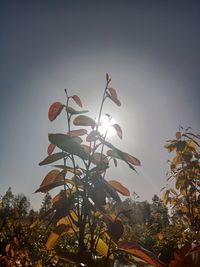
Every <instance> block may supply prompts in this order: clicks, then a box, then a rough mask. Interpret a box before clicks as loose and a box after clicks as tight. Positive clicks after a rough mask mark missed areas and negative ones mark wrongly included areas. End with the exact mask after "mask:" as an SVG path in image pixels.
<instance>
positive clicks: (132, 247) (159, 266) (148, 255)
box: [118, 241, 166, 267]
mask: <svg viewBox="0 0 200 267" xmlns="http://www.w3.org/2000/svg"><path fill="white" fill-rule="evenodd" d="M118 244H119V248H120V250H122V251H126V252H128V253H130V254H132V255H134V256H136V257H139V258H140V259H142V260H144V261H146V262H148V263H149V264H150V265H153V266H154V267H164V266H166V265H165V264H164V263H162V262H161V261H160V260H159V259H158V258H157V257H156V256H155V255H154V254H153V253H152V252H150V251H148V250H146V249H144V248H143V247H141V246H139V245H137V244H135V243H133V242H128V241H119V243H118Z"/></svg>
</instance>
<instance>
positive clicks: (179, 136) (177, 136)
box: [176, 132, 181, 140]
mask: <svg viewBox="0 0 200 267" xmlns="http://www.w3.org/2000/svg"><path fill="white" fill-rule="evenodd" d="M176 139H178V140H179V139H181V132H176Z"/></svg>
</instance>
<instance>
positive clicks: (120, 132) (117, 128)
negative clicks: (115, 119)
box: [112, 123, 122, 139]
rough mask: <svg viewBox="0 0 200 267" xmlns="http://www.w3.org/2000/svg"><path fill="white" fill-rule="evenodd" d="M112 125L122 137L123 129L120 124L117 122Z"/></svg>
mask: <svg viewBox="0 0 200 267" xmlns="http://www.w3.org/2000/svg"><path fill="white" fill-rule="evenodd" d="M112 126H113V127H114V128H115V130H116V132H117V135H118V136H119V138H120V139H122V129H121V127H120V126H119V124H117V123H115V124H113V125H112Z"/></svg>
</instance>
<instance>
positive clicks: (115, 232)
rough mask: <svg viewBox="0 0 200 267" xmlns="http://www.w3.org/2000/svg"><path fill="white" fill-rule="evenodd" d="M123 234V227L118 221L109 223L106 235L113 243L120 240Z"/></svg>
mask: <svg viewBox="0 0 200 267" xmlns="http://www.w3.org/2000/svg"><path fill="white" fill-rule="evenodd" d="M123 232H124V226H123V224H122V222H121V221H120V220H116V221H114V222H111V223H110V225H109V227H108V233H109V235H110V236H111V238H112V239H113V241H114V242H117V241H118V240H119V239H120V237H121V236H122V235H123Z"/></svg>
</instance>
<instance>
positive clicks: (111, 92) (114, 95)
mask: <svg viewBox="0 0 200 267" xmlns="http://www.w3.org/2000/svg"><path fill="white" fill-rule="evenodd" d="M108 90H109V92H110V94H111V96H112V97H114V98H117V92H116V90H115V88H112V87H110V88H108Z"/></svg>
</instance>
